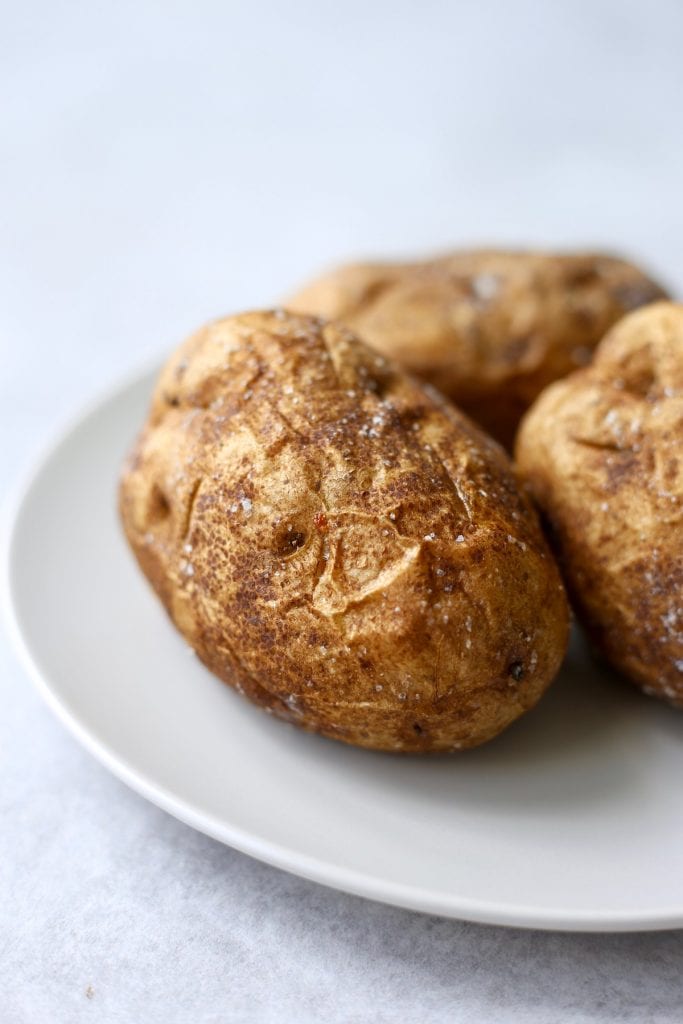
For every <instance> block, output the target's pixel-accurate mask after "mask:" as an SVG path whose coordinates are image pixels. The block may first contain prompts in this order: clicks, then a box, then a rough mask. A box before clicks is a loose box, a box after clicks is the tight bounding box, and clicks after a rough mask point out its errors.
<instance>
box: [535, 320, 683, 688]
mask: <svg viewBox="0 0 683 1024" xmlns="http://www.w3.org/2000/svg"><path fill="white" fill-rule="evenodd" d="M517 460H518V467H519V471H520V473H521V475H522V477H523V478H524V479H525V480H526V482H527V484H528V487H529V489H530V491H531V493H532V494H533V496H534V498H535V499H536V501H537V502H538V504H539V506H540V508H541V509H542V510H543V512H544V513H545V516H546V517H547V520H548V523H549V525H550V529H551V535H552V537H553V538H554V543H555V545H556V549H557V552H558V554H559V557H560V560H561V564H562V567H563V569H564V573H565V578H566V580H567V583H568V587H569V590H570V596H571V598H572V601H573V603H574V605H575V607H576V610H577V613H578V615H579V617H580V618H581V620H582V622H583V623H584V625H585V626H586V627H587V629H588V631H589V633H590V634H591V636H592V638H593V640H594V642H595V644H596V647H597V648H598V649H599V650H600V651H601V652H602V653H603V654H604V655H605V656H606V658H607V659H608V660H609V661H610V662H611V663H612V664H613V665H614V666H616V667H617V668H618V669H620V670H621V671H623V672H624V673H625V674H626V675H628V676H629V677H630V678H631V679H632V680H633V681H634V682H636V683H638V684H639V685H640V686H641V687H642V688H643V689H644V690H645V691H646V692H647V693H650V694H653V695H655V696H658V697H663V698H665V699H667V700H669V701H671V702H672V703H674V704H676V705H678V706H679V707H683V306H680V305H675V304H673V303H657V304H656V305H654V306H650V307H649V308H648V309H644V310H640V311H638V312H637V313H632V314H631V315H630V316H629V317H626V318H625V319H624V320H622V321H621V322H620V323H619V324H618V325H617V326H616V327H614V328H613V329H612V331H611V332H610V333H609V334H608V335H607V337H606V338H605V340H604V341H603V343H602V344H601V345H600V346H599V348H598V350H597V353H596V356H595V359H594V361H593V363H592V364H591V366H590V367H588V368H587V369H585V370H581V371H579V372H578V373H574V374H572V375H571V376H569V377H567V378H566V379H565V380H563V381H558V382H557V383H556V384H553V385H552V387H550V388H548V389H547V391H544V393H543V394H542V395H541V397H540V398H539V399H538V401H537V402H536V404H535V405H534V406H533V408H532V409H531V410H530V411H529V413H528V414H527V416H526V417H525V419H524V421H523V423H522V426H521V428H520V432H519V436H518V440H517Z"/></svg>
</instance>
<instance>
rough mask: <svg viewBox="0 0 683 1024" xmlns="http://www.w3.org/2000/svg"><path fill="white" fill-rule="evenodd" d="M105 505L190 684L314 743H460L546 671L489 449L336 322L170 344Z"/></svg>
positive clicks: (534, 596)
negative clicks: (196, 664) (174, 639)
mask: <svg viewBox="0 0 683 1024" xmlns="http://www.w3.org/2000/svg"><path fill="white" fill-rule="evenodd" d="M120 510H121V516H122V520H123V525H124V528H125V532H126V535H127V537H128V540H129V542H130V544H131V546H132V549H133V551H134V553H135V555H136V557H137V560H138V562H139V564H140V566H141V568H142V571H143V572H144V574H145V576H146V577H147V578H148V580H149V581H150V583H151V584H152V586H153V587H154V589H155V591H156V592H157V594H158V596H159V597H160V598H161V601H162V602H163V604H164V606H165V607H166V609H167V611H168V613H169V615H170V616H171V619H172V620H173V622H174V623H175V625H176V626H177V628H178V629H179V631H180V632H181V633H182V634H183V636H184V637H185V638H186V640H187V642H188V643H189V644H190V645H191V646H192V648H193V649H194V650H195V651H196V653H197V654H198V655H199V657H200V658H201V660H202V661H203V662H204V663H205V664H206V665H207V666H208V667H209V669H211V670H212V671H213V672H214V673H216V675H218V676H219V677H220V678H221V679H223V680H225V681H226V682H227V683H230V684H231V685H232V686H234V687H235V689H236V690H238V691H239V692H240V693H244V694H245V695H246V696H247V697H249V698H250V699H251V700H253V701H254V702H255V703H256V704H259V705H261V706H263V707H264V708H265V709H266V711H269V712H271V713H273V714H275V715H277V716H279V717H281V718H285V719H287V720H289V721H290V722H294V723H296V724H297V725H300V726H302V727H304V728H306V729H310V730H314V731H316V732H318V733H322V734H323V735H325V736H329V737H332V738H334V739H338V740H343V741H345V742H347V743H352V744H357V745H359V746H363V747H372V748H377V749H381V750H391V751H436V750H456V749H460V748H464V747H471V746H473V745H475V744H478V743H482V742H484V741H485V740H488V739H490V738H491V737H493V736H495V735H496V734H497V733H499V732H500V731H501V730H502V729H504V728H505V727H506V726H507V725H509V723H510V722H512V721H513V719H515V718H517V716H518V715H520V714H521V713H522V712H523V711H525V710H526V709H527V708H530V707H531V706H532V705H533V704H535V702H536V701H537V700H538V699H539V697H540V696H541V694H542V693H543V691H544V690H545V689H546V687H547V686H548V684H549V683H550V681H551V680H552V678H553V676H554V675H555V673H556V672H557V670H558V667H559V665H560V662H561V661H562V657H563V654H564V651H565V646H566V641H567V628H568V621H567V620H568V611H567V604H566V598H565V594H564V590H563V586H562V583H561V580H560V576H559V572H558V570H557V567H556V565H555V563H554V561H553V559H552V557H551V555H550V554H549V551H548V549H547V547H546V544H545V541H544V539H543V536H542V533H541V530H540V527H539V524H538V520H537V517H536V513H535V512H534V510H533V508H532V506H531V503H530V502H529V501H528V500H527V499H526V498H525V497H524V496H523V495H522V494H521V493H520V490H519V488H518V487H517V485H516V482H515V479H514V476H513V473H512V470H511V467H510V464H509V461H508V459H507V457H506V455H505V454H504V453H503V451H502V449H500V447H499V446H498V445H497V444H496V443H495V442H493V441H491V440H489V439H488V438H487V437H485V436H484V434H483V433H481V432H480V431H479V430H478V429H477V428H476V427H475V426H474V425H473V424H472V423H471V422H470V421H469V420H468V419H467V418H466V417H465V416H463V415H461V414H460V413H459V412H457V411H456V410H455V409H453V408H451V407H450V405H448V404H447V403H446V401H445V400H444V399H443V398H442V397H441V396H440V395H439V394H438V393H436V392H435V391H433V390H425V388H424V387H423V386H422V385H421V384H419V383H418V382H416V381H414V380H413V379H412V378H410V377H409V376H408V375H407V374H405V373H404V372H403V371H401V370H400V369H399V368H397V367H396V366H395V365H394V364H393V363H391V362H389V361H387V360H385V359H384V358H383V357H382V356H380V355H378V354H377V353H375V352H373V351H371V350H370V349H369V348H367V347H366V346H365V345H363V344H362V343H361V342H360V341H358V340H357V339H356V338H355V337H354V335H353V334H352V333H351V332H350V331H349V330H348V329H347V328H346V327H344V326H342V325H340V324H328V323H325V322H324V321H322V320H319V319H316V318H311V317H303V316H295V315H291V314H286V313H284V312H283V311H277V310H276V311H273V312H259V313H249V314H245V315H242V316H235V317H230V318H228V319H224V320H219V321H217V322H215V323H212V324H209V325H208V326H207V327H204V328H203V329H202V330H200V331H199V332H198V333H197V334H195V335H194V336H193V337H191V338H190V339H189V341H187V342H186V343H185V344H184V345H182V346H181V347H180V349H179V350H178V351H177V352H176V354H175V355H174V356H172V358H171V359H170V361H169V363H168V364H167V366H166V367H165V369H164V370H163V372H162V374H161V377H160V379H159V382H158V385H157V387H156V391H155V394H154V397H153V401H152V406H151V410H150V413H149V419H148V421H147V423H146V424H145V426H144V427H143V430H142V433H141V434H140V437H139V439H138V440H137V443H136V444H135V446H134V448H133V450H132V453H131V455H130V457H129V459H128V461H127V463H126V466H125V469H124V472H123V476H122V480H121V485H120Z"/></svg>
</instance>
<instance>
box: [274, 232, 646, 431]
mask: <svg viewBox="0 0 683 1024" xmlns="http://www.w3.org/2000/svg"><path fill="white" fill-rule="evenodd" d="M664 297H665V293H664V291H663V290H662V289H661V288H660V286H659V285H658V284H656V283H655V282H654V281H652V280H651V279H650V278H649V277H647V276H646V275H645V274H644V273H643V272H642V271H641V270H639V269H638V268H637V267H635V266H633V265H632V264H630V263H627V262H625V261H624V260H621V259H616V258H614V257H611V256H606V255H603V254H600V253H578V254H551V253H543V252H524V251H519V252H515V251H512V252H506V251H502V250H473V251H462V252H454V253H452V254H450V255H447V256H443V257H440V258H437V259H432V260H426V261H424V262H422V263H405V264H401V263H358V264H349V265H348V266H345V267H341V268H340V269H339V270H337V271H334V272H332V273H330V274H327V275H324V276H323V277H321V278H319V279H318V280H316V281H314V282H313V283H312V284H310V285H308V286H307V287H305V288H303V290H301V291H299V292H298V293H297V294H295V295H293V296H291V297H290V298H289V299H288V300H287V302H286V305H287V307H288V309H291V310H294V311H296V312H299V313H312V314H317V315H319V316H324V317H326V318H328V319H338V320H341V321H343V322H344V323H345V324H347V325H348V326H349V327H351V328H352V330H354V331H356V333H357V334H358V335H359V336H360V338H361V339H362V340H363V341H365V342H367V344H369V345H371V346H372V347H373V348H375V349H377V351H378V352H381V353H382V354H384V355H386V356H389V357H391V358H393V359H395V360H396V361H397V362H398V363H400V364H401V365H402V366H404V367H405V368H406V369H408V370H409V371H411V372H412V373H415V374H417V375H418V376H420V377H421V378H423V379H424V380H427V381H429V382H430V383H431V384H433V385H435V386H436V387H437V388H439V390H440V391H442V392H443V393H444V394H445V395H447V396H448V397H449V398H450V399H451V400H452V401H453V402H455V404H456V405H457V406H458V407H459V408H461V409H462V410H463V411H464V412H466V413H467V414H468V415H470V416H471V417H472V418H473V419H474V420H476V421H477V422H478V423H479V424H480V425H481V426H483V427H484V428H485V429H486V430H487V431H488V432H489V433H490V434H492V435H493V436H494V437H496V438H497V439H498V440H499V441H500V442H501V443H502V444H504V445H505V446H506V447H507V448H511V447H512V444H513V440H514V436H515V432H516V429H517V426H518V424H519V420H520V418H521V416H522V415H523V413H524V412H525V410H526V409H527V408H528V407H529V406H530V405H531V403H532V402H533V401H534V399H535V398H536V396H537V395H538V394H539V393H540V392H541V391H542V390H543V388H544V387H546V385H548V384H550V383H551V382H552V381H554V380H557V379H558V378H560V377H564V376H565V375H566V374H567V373H570V372H571V371H573V370H575V369H576V368H577V367H579V366H582V365H584V364H586V363H587V362H588V361H589V360H590V357H591V355H592V352H593V350H594V348H595V346H596V345H597V343H598V342H599V341H600V339H601V338H602V337H603V335H604V334H605V332H606V331H607V330H608V328H610V327H611V326H612V325H613V324H614V323H615V322H616V321H617V320H619V319H620V318H621V317H622V316H624V314H626V313H628V312H629V311H630V310H633V309H635V308H636V307H638V306H642V305H644V304H645V303H648V302H653V301H654V300H656V299H661V298H664Z"/></svg>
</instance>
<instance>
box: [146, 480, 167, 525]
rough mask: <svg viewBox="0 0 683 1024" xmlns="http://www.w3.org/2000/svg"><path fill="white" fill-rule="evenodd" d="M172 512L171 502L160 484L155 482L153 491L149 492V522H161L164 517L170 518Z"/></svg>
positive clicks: (151, 523)
mask: <svg viewBox="0 0 683 1024" xmlns="http://www.w3.org/2000/svg"><path fill="white" fill-rule="evenodd" d="M170 514H171V503H170V502H169V500H168V498H167V497H166V495H165V494H164V492H163V491H162V489H161V487H159V484H154V486H153V487H152V489H151V491H150V492H149V498H148V503H147V522H148V523H149V524H150V526H153V525H154V524H155V523H161V522H162V521H163V520H164V519H168V517H169V516H170Z"/></svg>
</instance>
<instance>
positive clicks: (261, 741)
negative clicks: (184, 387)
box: [7, 374, 683, 930]
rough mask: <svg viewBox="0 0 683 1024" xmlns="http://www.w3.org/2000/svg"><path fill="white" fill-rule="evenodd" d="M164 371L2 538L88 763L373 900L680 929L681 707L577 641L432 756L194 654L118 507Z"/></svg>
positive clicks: (17, 591)
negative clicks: (516, 698) (231, 683)
mask: <svg viewBox="0 0 683 1024" xmlns="http://www.w3.org/2000/svg"><path fill="white" fill-rule="evenodd" d="M152 379H153V375H151V374H146V375H144V376H142V377H139V378H138V379H136V380H135V381H133V382H132V383H129V384H127V385H125V386H123V387H121V388H120V389H119V390H117V391H116V392H115V393H113V394H111V395H110V396H109V397H107V398H106V399H105V400H103V401H102V402H100V403H99V404H98V405H97V406H96V407H94V408H93V409H91V411H90V412H88V413H87V414H86V415H84V416H83V417H82V418H81V419H80V420H79V421H78V422H77V423H76V425H75V426H73V427H72V428H71V429H70V430H69V431H68V432H67V433H66V434H65V435H64V436H63V437H62V438H61V440H59V441H58V443H57V444H56V445H55V446H54V447H53V449H52V450H51V452H50V453H49V454H48V455H47V457H45V458H44V459H43V461H42V462H41V464H40V465H39V466H38V467H37V469H36V470H35V472H34V474H33V477H32V479H31V480H30V482H29V484H28V485H27V486H26V488H25V490H24V492H23V495H22V497H21V500H20V502H19V505H18V509H17V512H16V517H15V519H14V525H13V527H12V530H11V533H10V538H9V548H8V589H7V596H8V606H9V609H10V621H11V623H12V631H13V633H14V635H15V636H16V639H17V642H18V645H19V649H20V651H21V653H22V655H23V658H24V660H25V663H26V665H27V666H28V668H29V670H30V672H31V675H32V676H33V678H34V679H35V680H36V682H37V683H38V685H39V687H40V689H41V691H42V693H43V695H44V696H45V697H46V699H47V700H48V702H49V703H50V705H51V706H52V708H53V709H54V710H55V711H56V713H57V714H58V715H59V717H60V718H61V719H62V721H63V722H64V723H65V725H67V727H68V728H69V729H70V730H71V731H72V732H73V733H74V734H75V735H76V737H77V738H78V739H79V740H80V741H81V742H82V743H83V744H84V745H85V746H86V747H87V748H88V749H89V750H90V751H91V752H92V753H93V754H94V755H95V757H97V758H98V759H99V760H100V761H102V762H103V763H104V764H105V765H106V766H107V767H108V768H110V769H111V770H112V771H113V772H114V773H115V774H116V775H117V776H119V778H121V779H123V780H124V781H125V782H127V783H128V784H129V785H130V786H132V787H133V788H134V789H136V790H137V791H138V792H139V793H142V794H143V796H145V797H147V798H148V799H149V800H151V801H153V802H154V803H155V804H158V805H159V806H160V807H163V808H164V809H165V810H167V811H169V812H170V813H171V814H174V815H176V817H178V818H180V819H181V820H182V821H185V822H187V823H188V824H189V825H192V826H193V827H194V828H197V829H200V830H201V831H203V832H206V833H208V834H209V835H211V836H214V837H215V838H216V839H219V840H221V841H222V842H225V843H228V844H229V845H230V846H234V847H236V848H238V849H239V850H243V851H244V852H245V853H248V854H251V855H252V856H254V857H258V858H260V859H261V860H264V861H267V862H268V863H270V864H274V865H277V866H278V867H280V868H284V869H286V870H288V871H292V872H295V873H296V874H299V875H302V876H304V877H306V878H310V879H314V880H315V881H317V882H322V883H324V884H326V885H330V886H334V887H336V888H339V889H343V890H346V891H348V892H353V893H358V894H360V895H362V896H367V897H370V898H372V899H376V900H383V901H385V902H387V903H393V904H396V905H399V906H403V907H410V908H413V909H416V910H421V911H427V912H430V913H435V914H442V915H447V916H452V917H459V918H467V919H470V920H475V921H484V922H492V923H496V924H508V925H521V926H529V927H532V926H533V927H541V928H561V929H570V930H618V929H624V930H626V929H631V930H635V929H651V928H667V927H674V926H682V925H683V870H681V868H682V865H683V787H682V786H681V782H680V780H681V778H683V715H681V714H680V713H676V712H674V711H672V710H670V709H668V708H666V707H664V706H660V705H658V704H657V703H656V702H654V701H652V700H649V699H647V698H645V697H643V696H641V695H640V694H639V693H637V692H635V691H634V690H632V689H630V688H629V686H628V685H626V684H624V683H623V682H621V681H619V680H618V679H616V678H615V677H612V676H611V675H609V674H608V673H606V672H605V671H604V670H600V669H598V668H596V666H595V665H594V664H593V663H592V662H591V660H590V658H589V657H588V656H587V653H586V650H585V648H584V646H583V644H582V642H581V639H580V638H579V637H575V638H574V641H573V644H572V647H571V650H570V653H569V656H568V658H567V661H566V664H565V666H564V669H563V671H562V673H561V675H560V677H559V678H558V680H557V681H556V683H555V684H554V685H553V687H552V688H551V690H550V692H549V693H548V694H547V696H546V697H545V698H544V699H543V700H542V702H541V704H540V705H539V706H538V707H537V708H536V709H535V710H534V711H533V712H531V713H530V714H529V715H527V716H526V717H525V718H524V719H523V720H521V721H520V722H518V723H517V724H515V725H514V726H512V727H511V728H510V729H509V730H508V732H506V733H505V734H504V735H503V736H501V737H500V738H499V739H497V740H495V741H494V742H493V743H491V744H489V745H488V746H485V747H482V748H479V749H477V750H473V751H470V752H468V753H464V754H461V755H453V756H444V757H432V758H422V759H421V758H419V757H400V756H395V755H387V754H373V753H371V752H368V751H362V750H354V749H352V748H350V747H345V746H343V745H341V744H337V743H334V742H332V741H330V740H324V739H321V738H319V737H316V736H311V735H307V734H305V733H302V732H298V731H297V730H296V729H295V728H294V727H292V726H289V725H285V724H282V723H281V722H278V721H275V720H273V719H272V718H270V717H268V716H267V715H265V714H263V713H262V712H261V711H259V710H258V709H257V708H254V707H252V706H250V705H249V704H247V703H246V702H245V701H244V700H243V699H242V698H240V697H239V696H237V694H235V693H234V692H233V691H232V690H230V689H229V688H228V687H227V686H225V685H223V684H222V683H220V682H219V681H218V680H217V679H214V678H213V677H212V676H211V675H210V674H209V673H208V672H207V671H206V670H205V669H204V668H203V667H202V666H201V665H200V664H199V663H198V662H197V660H196V659H195V658H193V657H191V656H190V654H189V653H188V649H187V647H186V646H185V645H184V643H183V642H182V640H181V639H180V638H179V637H178V636H177V635H176V634H175V632H174V630H173V629H172V627H171V625H170V624H169V622H168V621H167V619H166V617H165V614H164V613H163V611H162V609H161V608H160V606H159V605H158V603H157V601H156V599H155V598H154V597H153V596H152V594H151V592H150V591H149V589H148V587H147V584H146V582H145V580H144V579H143V577H142V576H141V575H140V573H139V571H138V569H137V567H136V566H135V564H134V562H133V559H132V557H131V555H130V554H129V552H128V549H127V547H126V544H125V543H124V540H123V537H122V534H121V530H120V529H119V526H118V522H117V517H116V500H115V492H116V480H117V475H118V471H119V465H120V462H121V459H122V456H123V454H124V451H125V449H126V448H127V446H128V444H129V443H130V441H131V439H132V437H133V435H134V433H135V432H136V430H137V428H138V426H139V425H140V423H141V421H142V418H143V416H144V414H145V410H146V405H147V401H148V397H149V393H150V389H151V385H152Z"/></svg>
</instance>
